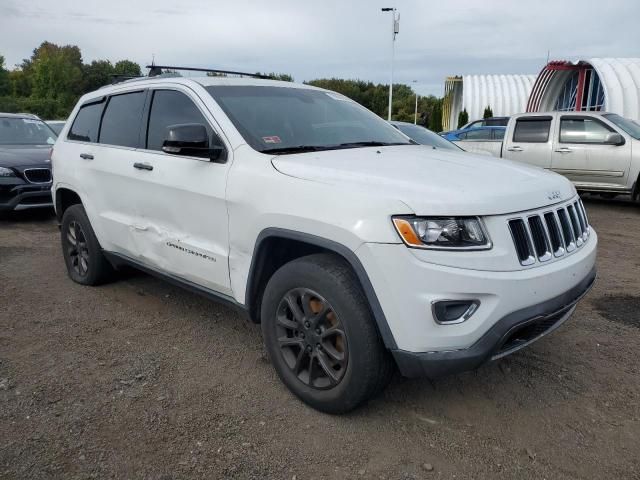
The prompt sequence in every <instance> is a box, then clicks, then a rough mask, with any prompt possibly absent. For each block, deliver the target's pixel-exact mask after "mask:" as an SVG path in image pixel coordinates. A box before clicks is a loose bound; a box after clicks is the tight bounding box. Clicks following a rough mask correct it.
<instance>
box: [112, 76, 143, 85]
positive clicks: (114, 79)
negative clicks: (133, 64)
mask: <svg viewBox="0 0 640 480" xmlns="http://www.w3.org/2000/svg"><path fill="white" fill-rule="evenodd" d="M134 78H144V76H143V75H123V74H121V73H112V74H111V85H115V84H116V83H120V82H126V81H127V80H133V79H134Z"/></svg>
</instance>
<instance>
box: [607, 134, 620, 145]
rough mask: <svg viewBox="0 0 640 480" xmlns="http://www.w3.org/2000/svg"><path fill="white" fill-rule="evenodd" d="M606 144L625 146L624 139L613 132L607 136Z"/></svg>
mask: <svg viewBox="0 0 640 480" xmlns="http://www.w3.org/2000/svg"><path fill="white" fill-rule="evenodd" d="M604 143H605V144H607V145H617V146H620V145H624V137H623V136H622V135H620V134H619V133H618V132H611V133H608V134H607V137H606V138H605V140H604Z"/></svg>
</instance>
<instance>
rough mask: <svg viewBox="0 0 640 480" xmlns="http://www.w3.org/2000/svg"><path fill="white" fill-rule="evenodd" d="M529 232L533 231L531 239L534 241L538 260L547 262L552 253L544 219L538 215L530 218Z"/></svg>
mask: <svg viewBox="0 0 640 480" xmlns="http://www.w3.org/2000/svg"><path fill="white" fill-rule="evenodd" d="M529 230H530V231H531V238H532V239H533V246H534V248H535V250H536V256H537V257H538V260H540V261H541V262H546V261H547V260H549V259H550V258H551V252H550V251H549V246H548V244H549V242H548V241H547V233H546V232H545V230H544V226H543V225H542V219H541V218H540V217H539V216H538V215H536V216H534V217H529Z"/></svg>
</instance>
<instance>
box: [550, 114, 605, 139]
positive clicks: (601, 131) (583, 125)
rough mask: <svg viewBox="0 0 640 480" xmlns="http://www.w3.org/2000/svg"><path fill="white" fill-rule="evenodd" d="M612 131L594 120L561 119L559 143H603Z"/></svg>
mask: <svg viewBox="0 0 640 480" xmlns="http://www.w3.org/2000/svg"><path fill="white" fill-rule="evenodd" d="M612 132H613V129H611V128H609V127H608V126H607V125H605V124H604V123H602V122H600V121H598V120H596V119H595V118H571V117H563V118H562V119H561V120H560V143H605V141H606V140H607V135H608V134H609V133H612Z"/></svg>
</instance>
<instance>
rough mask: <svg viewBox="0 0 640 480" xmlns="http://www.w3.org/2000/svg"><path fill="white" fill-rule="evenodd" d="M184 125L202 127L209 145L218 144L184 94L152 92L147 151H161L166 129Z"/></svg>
mask: <svg viewBox="0 0 640 480" xmlns="http://www.w3.org/2000/svg"><path fill="white" fill-rule="evenodd" d="M184 123H199V124H201V125H204V126H205V127H206V129H207V133H208V134H209V139H210V143H211V144H212V145H216V144H219V143H220V141H219V140H218V139H217V138H216V137H215V135H214V134H213V130H212V129H211V126H210V125H209V123H208V122H207V120H206V119H205V118H204V116H203V115H202V112H200V109H199V108H198V107H197V106H196V105H195V104H194V103H193V101H191V99H190V98H189V97H187V96H186V95H185V94H184V93H182V92H178V91H175V90H156V91H154V92H153V99H152V101H151V109H150V112H149V124H148V127H147V140H146V147H147V150H159V151H161V150H162V144H163V142H164V140H165V138H166V135H167V127H169V126H171V125H179V124H184Z"/></svg>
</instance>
